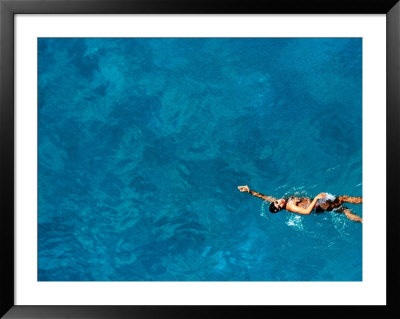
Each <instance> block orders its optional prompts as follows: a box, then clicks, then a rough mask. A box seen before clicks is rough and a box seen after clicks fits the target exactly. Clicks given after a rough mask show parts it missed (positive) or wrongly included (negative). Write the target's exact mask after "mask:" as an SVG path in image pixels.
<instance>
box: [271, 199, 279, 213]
mask: <svg viewBox="0 0 400 319" xmlns="http://www.w3.org/2000/svg"><path fill="white" fill-rule="evenodd" d="M269 211H270V212H271V213H274V214H275V213H277V212H279V208H277V207H276V206H275V204H274V202H272V203H271V205H269Z"/></svg>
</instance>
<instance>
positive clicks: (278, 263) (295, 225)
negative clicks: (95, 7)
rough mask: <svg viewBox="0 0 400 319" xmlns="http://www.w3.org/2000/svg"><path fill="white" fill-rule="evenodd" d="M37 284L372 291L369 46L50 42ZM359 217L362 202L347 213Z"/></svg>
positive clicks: (42, 112)
mask: <svg viewBox="0 0 400 319" xmlns="http://www.w3.org/2000/svg"><path fill="white" fill-rule="evenodd" d="M38 67H39V69H38V70H39V71H38V96H39V98H38V194H39V195H38V196H39V198H38V280H40V281H360V280H362V224H359V223H355V222H352V221H350V220H348V219H346V217H345V216H344V215H342V214H339V213H335V212H325V213H321V214H317V213H312V214H311V215H310V216H301V215H297V214H293V213H289V212H287V211H282V212H279V213H278V214H271V213H269V212H268V205H267V203H263V201H262V200H261V199H259V198H255V197H252V196H250V195H249V194H246V193H240V192H239V191H238V189H237V186H239V185H246V184H247V185H249V186H250V188H251V189H254V190H256V191H259V192H261V193H264V194H268V195H273V196H276V197H280V196H283V195H286V194H293V193H297V194H301V195H304V196H315V195H317V194H318V193H320V192H329V193H332V194H335V195H343V194H349V195H352V196H362V40H361V39H360V38H307V39H306V38H293V39H292V38H288V39H279V38H265V39H264V38H244V39H241V38H204V39H203V38H193V39H191V38H188V39H174V38H171V39H147V38H142V39H133V38H132V39H130V38H123V39H118V38H115V39H103V38H92V39H85V38H79V39H53V38H40V39H38ZM349 207H350V208H351V209H353V211H354V212H355V213H357V214H358V215H360V216H362V205H349Z"/></svg>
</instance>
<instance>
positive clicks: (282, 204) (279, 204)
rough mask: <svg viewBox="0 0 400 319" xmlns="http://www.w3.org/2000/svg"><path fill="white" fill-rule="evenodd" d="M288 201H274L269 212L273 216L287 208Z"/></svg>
mask: <svg viewBox="0 0 400 319" xmlns="http://www.w3.org/2000/svg"><path fill="white" fill-rule="evenodd" d="M285 204H286V200H285V199H283V198H281V199H278V200H274V201H273V202H272V203H271V205H269V211H270V212H271V213H273V214H275V213H277V212H279V211H280V210H282V209H283V208H284V207H285Z"/></svg>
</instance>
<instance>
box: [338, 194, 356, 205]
mask: <svg viewBox="0 0 400 319" xmlns="http://www.w3.org/2000/svg"><path fill="white" fill-rule="evenodd" d="M338 199H339V201H340V202H341V203H350V204H362V197H351V196H347V195H344V196H339V197H338Z"/></svg>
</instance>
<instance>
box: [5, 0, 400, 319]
mask: <svg viewBox="0 0 400 319" xmlns="http://www.w3.org/2000/svg"><path fill="white" fill-rule="evenodd" d="M39 13H40V14H45V13H48V14H121V13H124V14H127V13H135V14H146V13H152V14H220V13H224V14H231V13H236V14H262V13H263V14H280V13H285V14H301V13H307V14H385V15H386V21H387V27H386V31H387V32H386V40H387V41H386V50H387V51H386V52H387V53H386V54H387V56H386V58H387V60H386V61H387V67H386V71H387V105H386V112H387V117H386V123H387V131H386V134H387V136H386V146H387V153H386V156H387V159H386V161H387V163H386V164H387V166H386V170H387V171H386V177H387V185H386V186H387V198H386V201H387V202H386V205H387V211H386V217H387V226H386V230H387V237H386V240H387V304H386V306H373V305H371V306H340V305H338V306H239V305H238V306H179V305H176V306H156V305H154V306H21V305H15V303H14V293H15V291H14V160H15V158H14V15H15V14H39ZM399 17H400V3H398V0H389V1H383V0H348V1H340V0H280V1H278V0H269V1H263V2H256V1H246V2H244V1H243V2H238V3H233V2H223V1H217V0H215V1H209V0H203V1H198V0H194V1H193V0H192V1H187V0H186V1H185V0H164V1H163V0H133V1H132V0H69V1H68V0H47V1H44V0H42V1H40V0H0V21H1V22H0V41H1V42H0V43H1V50H0V63H1V64H0V66H1V69H0V72H1V74H0V174H1V175H0V182H1V186H2V187H1V192H0V194H1V195H0V196H1V210H0V214H1V215H0V220H1V224H0V225H1V230H0V236H1V237H0V247H1V263H0V270H1V274H0V278H1V279H0V303H1V304H0V315H2V316H4V318H168V317H173V318H175V317H180V318H197V317H201V318H204V317H209V316H212V317H219V318H221V317H223V318H226V317H228V316H229V317H231V316H234V315H239V316H241V317H247V316H250V315H251V316H256V317H261V316H262V317H263V318H265V317H267V316H272V317H274V316H276V317H278V316H279V317H281V316H286V315H295V316H300V317H303V316H307V317H309V316H320V315H327V314H329V315H334V316H335V317H337V316H342V317H350V316H351V317H353V316H362V315H372V316H374V317H378V316H379V317H380V318H392V317H396V316H399V307H398V303H397V299H398V298H397V296H398V294H397V287H398V284H399V279H398V276H397V274H396V271H398V269H399V262H398V261H397V258H396V248H397V247H396V245H397V244H398V243H399V237H398V231H397V230H396V228H397V227H398V226H397V225H398V221H399V218H398V217H397V216H398V212H397V211H396V209H395V205H396V200H395V198H396V195H397V194H396V191H397V188H396V184H395V183H396V181H397V180H398V179H399V173H398V168H397V163H399V162H400V161H399V142H398V138H399V137H400V132H399V131H400V128H399V127H400V126H399V124H400V123H399V119H400V108H399V102H400V99H399V97H400V81H399V76H400V75H399V70H400V63H399V57H400V52H399V51H400V19H399ZM377 107H383V106H377ZM381 200H384V199H381ZM320 312H321V313H320Z"/></svg>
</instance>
